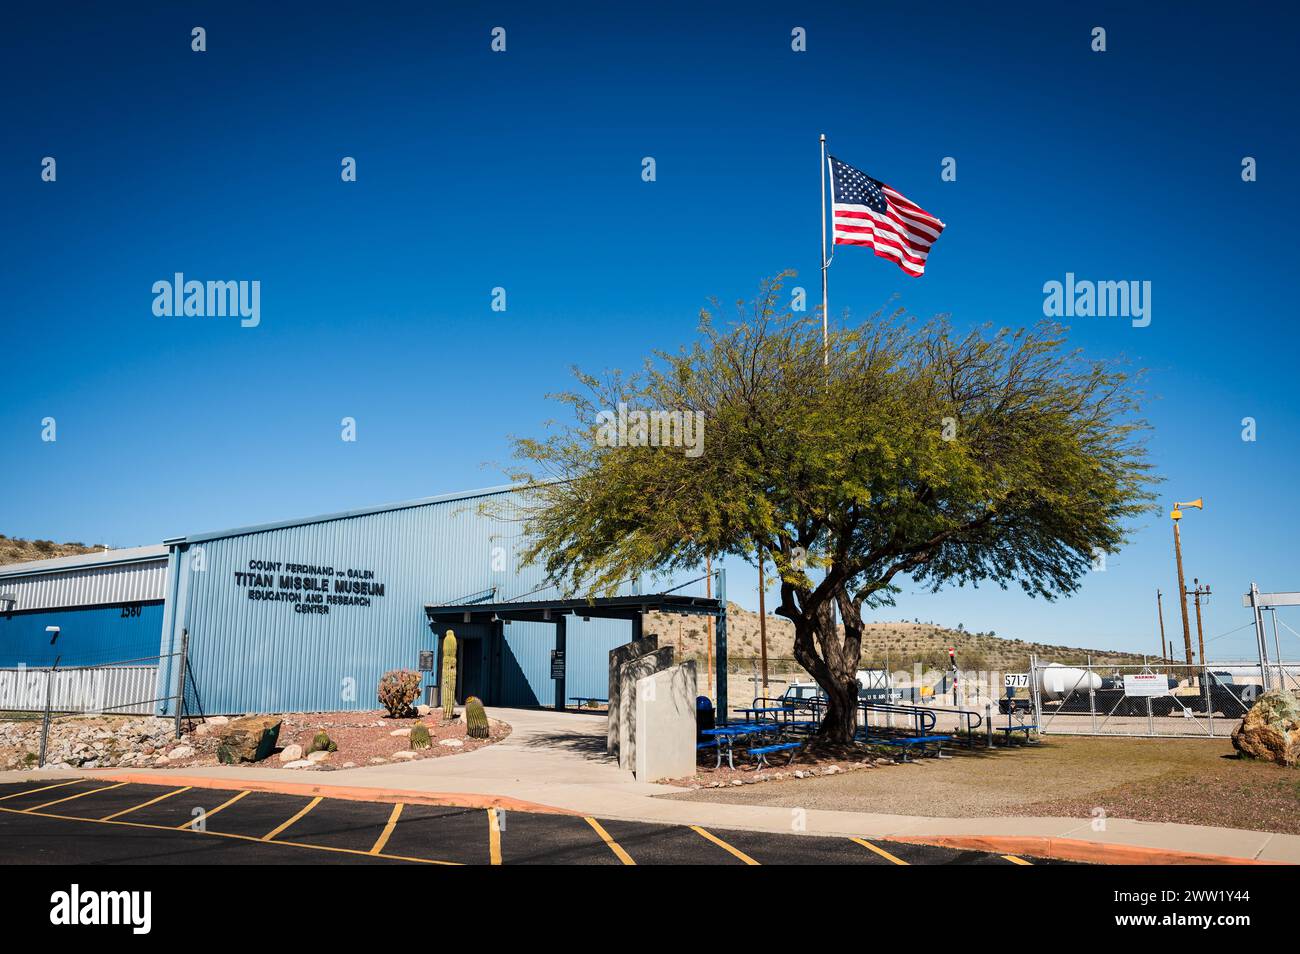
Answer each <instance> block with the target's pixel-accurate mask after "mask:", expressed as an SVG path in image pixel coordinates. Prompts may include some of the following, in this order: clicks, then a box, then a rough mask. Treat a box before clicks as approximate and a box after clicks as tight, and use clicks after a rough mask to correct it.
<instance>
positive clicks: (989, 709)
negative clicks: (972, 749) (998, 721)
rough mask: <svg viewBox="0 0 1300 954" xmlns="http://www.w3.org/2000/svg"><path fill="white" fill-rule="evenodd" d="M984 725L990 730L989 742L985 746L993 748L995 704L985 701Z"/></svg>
mask: <svg viewBox="0 0 1300 954" xmlns="http://www.w3.org/2000/svg"><path fill="white" fill-rule="evenodd" d="M984 725H985V726H986V727H987V728H986V731H987V732H988V742H987V744H986V746H985V747H986V748H990V749H991V748H993V706H991V705H990V704H989V703H987V702H986V703H984Z"/></svg>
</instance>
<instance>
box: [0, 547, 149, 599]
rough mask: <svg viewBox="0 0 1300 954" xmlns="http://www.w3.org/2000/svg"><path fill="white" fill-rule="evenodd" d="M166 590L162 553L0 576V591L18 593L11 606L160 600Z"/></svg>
mask: <svg viewBox="0 0 1300 954" xmlns="http://www.w3.org/2000/svg"><path fill="white" fill-rule="evenodd" d="M166 590H167V559H166V558H165V557H164V558H162V559H159V560H148V561H145V562H141V563H123V564H110V565H108V566H99V567H86V568H85V569H78V570H65V571H63V572H60V573H42V574H39V575H32V576H16V577H5V578H3V579H0V592H4V593H13V594H15V595H16V596H17V597H18V602H17V603H16V604H15V605H14V606H13V609H15V610H34V609H53V608H56V607H72V606H105V605H110V604H120V603H139V602H144V601H149V600H161V599H163V598H164V594H165V593H166ZM0 608H3V607H0Z"/></svg>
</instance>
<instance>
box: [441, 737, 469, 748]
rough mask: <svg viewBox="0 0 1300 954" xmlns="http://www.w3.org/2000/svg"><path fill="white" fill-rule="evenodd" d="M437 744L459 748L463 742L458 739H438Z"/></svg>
mask: <svg viewBox="0 0 1300 954" xmlns="http://www.w3.org/2000/svg"><path fill="white" fill-rule="evenodd" d="M438 744H439V745H442V746H446V747H447V748H449V749H459V748H460V747H461V746H463V745H464V744H465V743H464V742H462V741H461V740H460V739H439V740H438Z"/></svg>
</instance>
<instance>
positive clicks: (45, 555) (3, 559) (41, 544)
mask: <svg viewBox="0 0 1300 954" xmlns="http://www.w3.org/2000/svg"><path fill="white" fill-rule="evenodd" d="M104 549H106V547H105V546H104V545H103V544H99V545H96V546H93V547H88V546H86V545H85V544H84V543H55V542H54V541H53V540H23V539H21V538H19V537H7V536H5V535H4V534H3V533H0V566H3V565H5V564H6V563H28V562H31V561H32V560H53V559H55V558H56V557H65V556H76V555H77V554H79V553H94V552H97V551H99V550H104Z"/></svg>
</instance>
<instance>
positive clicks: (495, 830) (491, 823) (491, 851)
mask: <svg viewBox="0 0 1300 954" xmlns="http://www.w3.org/2000/svg"><path fill="white" fill-rule="evenodd" d="M487 817H488V858H489V860H490V861H491V863H492V864H494V865H499V864H501V829H500V828H499V827H498V821H497V810H496V809H495V808H489V809H488V810H487Z"/></svg>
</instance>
